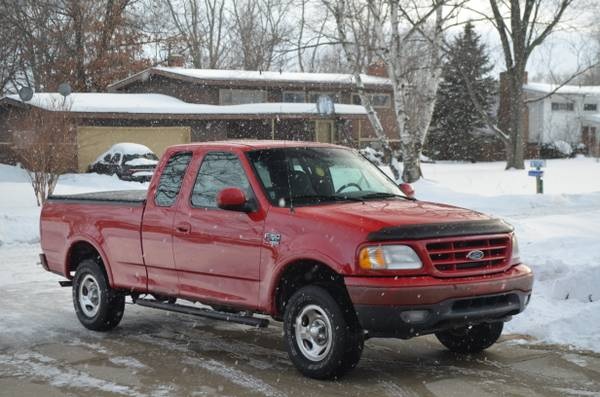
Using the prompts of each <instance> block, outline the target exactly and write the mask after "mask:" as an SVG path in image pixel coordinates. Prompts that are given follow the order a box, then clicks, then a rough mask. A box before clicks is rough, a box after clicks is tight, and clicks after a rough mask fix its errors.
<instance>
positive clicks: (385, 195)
mask: <svg viewBox="0 0 600 397" xmlns="http://www.w3.org/2000/svg"><path fill="white" fill-rule="evenodd" d="M395 197H397V198H402V199H405V200H410V201H416V200H417V199H416V198H414V197H406V196H403V195H401V194H394V193H387V192H374V193H367V194H365V195H364V196H360V198H361V199H363V200H368V199H385V198H395Z"/></svg>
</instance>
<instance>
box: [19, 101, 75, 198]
mask: <svg viewBox="0 0 600 397" xmlns="http://www.w3.org/2000/svg"><path fill="white" fill-rule="evenodd" d="M45 107H46V108H47V109H49V110H44V109H41V108H37V107H32V108H31V109H30V110H29V111H28V113H27V117H20V118H19V120H20V121H19V122H18V123H17V124H16V125H15V129H14V132H13V151H14V152H15V154H16V156H17V159H18V161H19V162H21V164H22V165H23V166H24V167H25V169H26V170H27V173H28V174H29V178H30V181H31V186H32V187H33V191H34V194H35V198H36V200H37V204H38V206H41V205H42V204H43V203H44V202H45V201H46V199H47V198H48V196H49V195H51V194H52V192H53V191H54V188H55V187H56V183H57V182H58V178H59V177H60V175H61V174H63V173H65V172H67V171H68V170H69V169H70V168H71V164H72V162H73V158H74V154H75V148H74V142H73V139H72V137H73V129H74V128H75V126H74V125H73V123H72V121H71V119H70V118H69V116H68V110H69V103H68V102H67V103H65V102H64V101H63V99H62V98H56V99H54V100H51V101H50V102H49V103H47V104H45Z"/></svg>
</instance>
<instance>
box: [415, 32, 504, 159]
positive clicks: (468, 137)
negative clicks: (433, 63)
mask: <svg viewBox="0 0 600 397" xmlns="http://www.w3.org/2000/svg"><path fill="white" fill-rule="evenodd" d="M480 41H481V38H480V36H479V35H478V34H477V33H476V32H475V30H474V28H473V25H472V24H471V22H468V23H467V24H466V25H465V28H464V31H463V32H462V33H461V34H460V35H459V36H458V37H456V38H455V39H454V41H453V42H452V44H451V47H450V51H449V52H448V55H447V59H446V63H445V64H444V69H443V72H442V82H441V83H440V86H439V89H438V91H437V101H436V105H435V110H434V114H433V119H432V122H431V131H430V133H429V138H428V141H427V145H426V153H427V155H429V156H430V157H431V158H433V159H440V160H474V159H476V158H480V157H481V154H482V150H485V148H484V147H482V143H483V142H484V141H485V139H483V138H481V137H478V136H477V135H475V134H474V131H475V130H476V129H477V128H482V127H484V126H485V122H484V120H483V119H482V117H481V115H480V114H479V113H478V112H477V110H476V109H475V107H474V106H473V103H472V101H471V97H470V95H469V92H468V91H467V87H466V85H465V80H464V79H465V78H468V79H469V81H471V82H472V87H473V90H474V91H475V93H476V95H477V96H478V98H479V101H480V102H481V103H482V104H483V105H484V107H485V109H486V110H487V111H488V113H489V111H490V109H491V106H492V103H493V96H494V94H495V91H496V83H495V81H494V80H493V79H492V78H491V77H489V76H487V75H488V73H489V72H490V71H491V70H492V66H491V65H490V62H489V58H488V55H487V53H486V47H485V45H484V44H482V43H481V42H480ZM461 70H462V72H461ZM483 146H485V145H483Z"/></svg>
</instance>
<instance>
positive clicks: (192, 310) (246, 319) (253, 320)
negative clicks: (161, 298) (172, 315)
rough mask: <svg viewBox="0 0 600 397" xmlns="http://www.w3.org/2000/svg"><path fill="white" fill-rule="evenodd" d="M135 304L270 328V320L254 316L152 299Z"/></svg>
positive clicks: (141, 300)
mask: <svg viewBox="0 0 600 397" xmlns="http://www.w3.org/2000/svg"><path fill="white" fill-rule="evenodd" d="M133 303H135V304H138V305H140V306H144V307H151V308H153V309H161V310H167V311H170V312H176V313H183V314H190V315H192V316H198V317H206V318H210V319H213V320H221V321H228V322H232V323H237V324H243V325H249V326H251V327H257V328H265V327H267V326H269V320H267V319H266V318H258V317H252V316H243V315H240V314H234V313H223V312H218V311H215V310H210V309H201V308H197V307H191V306H184V305H178V304H176V303H163V302H157V301H155V300H152V299H140V298H137V299H135V300H134V301H133Z"/></svg>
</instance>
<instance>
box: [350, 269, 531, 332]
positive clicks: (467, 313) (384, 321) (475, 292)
mask: <svg viewBox="0 0 600 397" xmlns="http://www.w3.org/2000/svg"><path fill="white" fill-rule="evenodd" d="M345 282H346V286H347V289H348V293H349V295H350V299H351V300H352V302H353V304H354V308H355V310H356V313H357V316H358V320H359V322H360V324H361V326H362V327H363V329H365V330H367V331H369V334H370V335H371V336H381V337H398V338H411V337H413V336H417V335H424V334H430V333H434V332H437V331H440V330H444V329H449V328H455V327H459V326H462V325H468V324H476V323H482V322H490V321H504V320H507V319H508V318H510V316H512V315H515V314H518V313H520V312H522V311H523V310H525V307H526V306H527V304H528V303H529V299H530V296H531V289H532V286H533V274H532V272H531V270H530V269H529V268H528V267H527V266H525V265H517V266H514V267H512V268H511V269H509V270H507V271H506V272H502V273H497V274H491V275H484V276H479V277H464V278H454V279H452V278H446V279H439V278H433V277H429V276H420V277H398V278H395V277H391V278H390V277H376V278H367V277H347V278H346V279H345ZM415 311H421V313H420V316H416V317H421V318H418V319H417V320H415V318H414V317H412V316H411V315H410V312H413V314H415V313H414V312H415ZM416 314H419V313H416ZM411 318H412V319H411Z"/></svg>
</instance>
